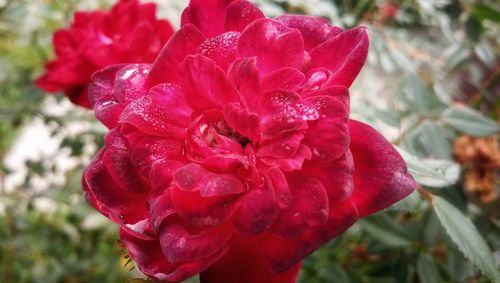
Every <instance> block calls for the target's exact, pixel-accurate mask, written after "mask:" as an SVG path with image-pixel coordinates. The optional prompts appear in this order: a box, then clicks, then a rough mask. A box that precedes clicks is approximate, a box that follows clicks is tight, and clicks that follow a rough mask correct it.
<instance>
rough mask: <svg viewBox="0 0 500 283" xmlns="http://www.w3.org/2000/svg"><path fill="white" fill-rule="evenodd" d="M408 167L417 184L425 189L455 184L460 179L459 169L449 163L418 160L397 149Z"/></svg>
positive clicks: (454, 164) (434, 160) (435, 160)
mask: <svg viewBox="0 0 500 283" xmlns="http://www.w3.org/2000/svg"><path fill="white" fill-rule="evenodd" d="M397 150H398V151H399V153H400V154H401V156H402V157H403V159H404V160H405V161H406V164H407V165H408V171H410V173H411V175H412V176H413V178H415V181H417V183H419V184H422V185H424V186H427V187H433V188H439V187H446V186H450V185H453V184H455V183H456V182H457V181H458V178H459V177H460V175H459V174H460V167H459V166H458V165H457V164H456V163H454V162H451V161H447V160H438V159H425V160H422V159H419V158H418V157H416V156H414V155H412V154H410V153H408V152H407V151H405V150H403V149H401V148H397Z"/></svg>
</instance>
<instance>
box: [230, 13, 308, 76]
mask: <svg viewBox="0 0 500 283" xmlns="http://www.w3.org/2000/svg"><path fill="white" fill-rule="evenodd" d="M237 53H238V55H239V56H240V57H253V56H256V57H257V69H258V70H259V73H260V75H261V76H265V75H267V74H269V73H270V72H272V71H274V70H277V69H279V68H283V67H292V68H297V69H301V68H302V65H303V63H304V58H305V57H304V42H303V41H302V36H301V35H300V32H299V31H298V30H296V29H290V28H288V27H286V26H285V25H283V24H282V23H280V22H278V21H275V20H272V19H260V20H257V21H254V22H253V23H252V24H250V25H249V26H248V27H247V28H246V29H245V30H244V31H243V32H242V33H241V37H240V42H239V44H238V52H237Z"/></svg>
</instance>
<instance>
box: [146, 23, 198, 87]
mask: <svg viewBox="0 0 500 283" xmlns="http://www.w3.org/2000/svg"><path fill="white" fill-rule="evenodd" d="M204 41H205V36H203V34H202V33H201V32H200V31H199V30H198V29H197V28H196V27H195V26H194V25H190V24H188V25H185V26H183V27H182V28H181V29H180V30H179V31H177V32H176V33H175V34H174V35H173V36H172V37H171V38H170V39H169V41H168V42H167V44H166V45H165V46H164V47H163V49H162V50H161V52H160V54H159V55H158V57H157V58H156V60H155V62H154V63H153V65H152V66H151V70H150V72H149V75H148V85H149V86H150V87H153V86H155V85H157V84H160V83H175V82H177V81H178V76H179V69H178V66H179V64H180V63H181V62H182V61H183V60H184V59H185V58H186V56H188V55H191V54H196V50H198V47H199V46H200V45H201V44H202V43H203V42H204Z"/></svg>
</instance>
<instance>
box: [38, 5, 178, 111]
mask: <svg viewBox="0 0 500 283" xmlns="http://www.w3.org/2000/svg"><path fill="white" fill-rule="evenodd" d="M172 33H173V29H172V26H171V25H170V23H169V22H168V21H166V20H158V19H157V18H156V5H155V4H153V3H146V4H141V3H140V2H139V1H138V0H120V1H118V2H117V3H116V4H115V5H114V6H113V7H112V8H111V10H110V11H92V12H82V11H80V12H76V13H75V15H74V20H73V23H72V24H71V26H70V27H69V28H67V29H60V30H58V31H56V32H55V33H54V39H53V44H54V51H55V54H56V58H55V59H54V60H52V61H50V62H48V63H47V64H46V66H45V74H44V75H42V76H41V77H39V78H37V79H36V80H35V83H36V85H37V86H38V87H40V88H42V89H43V90H45V91H48V92H58V91H63V92H64V94H65V95H66V96H67V97H68V98H69V99H70V100H71V101H72V102H73V103H75V104H77V105H80V106H83V107H90V104H89V100H88V94H87V88H88V84H89V83H90V76H91V75H92V74H93V73H94V72H95V71H97V70H100V69H102V68H104V67H106V66H109V65H113V64H119V63H151V62H152V61H153V60H154V58H155V57H156V56H157V55H158V52H159V51H160V49H161V48H162V46H163V44H164V43H165V42H166V41H167V40H168V38H169V37H170V36H171V35H172Z"/></svg>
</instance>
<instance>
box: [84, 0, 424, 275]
mask: <svg viewBox="0 0 500 283" xmlns="http://www.w3.org/2000/svg"><path fill="white" fill-rule="evenodd" d="M367 52H368V37H367V34H366V31H365V28H355V29H351V30H347V31H344V30H342V29H341V28H338V27H333V26H331V25H330V24H329V23H328V21H326V20H324V19H322V18H319V17H310V16H298V15H284V16H280V17H278V18H276V19H267V18H265V17H264V15H263V13H262V12H261V11H260V10H259V9H258V8H257V7H255V6H254V5H252V4H251V3H250V2H248V1H210V2H202V1H197V0H192V1H191V2H190V5H189V6H188V7H187V8H186V10H184V12H183V15H182V27H181V29H180V30H179V31H178V32H177V33H175V34H174V35H173V36H172V38H171V39H170V40H169V42H168V43H167V44H166V46H165V47H164V49H163V50H162V52H161V54H160V55H159V56H158V58H157V59H156V60H155V62H154V63H153V64H152V65H146V64H135V65H126V66H112V67H108V68H106V69H104V70H102V71H99V72H97V73H95V74H94V76H93V83H92V84H91V85H90V88H89V92H90V98H91V103H92V105H93V107H94V110H95V113H96V117H97V118H98V119H99V120H101V122H103V123H104V124H105V125H106V126H107V127H108V128H109V129H110V130H111V131H110V133H109V134H108V135H107V136H106V139H105V147H104V149H103V150H101V151H100V153H99V154H98V155H97V157H96V158H95V159H94V160H93V162H92V163H91V164H90V165H89V167H88V168H87V170H86V172H85V174H84V179H83V183H84V187H85V190H86V192H87V198H88V200H89V201H90V202H91V203H92V204H93V206H94V207H95V208H96V209H98V210H99V211H100V212H101V213H103V214H104V215H106V216H107V217H109V218H110V219H112V220H113V221H115V222H117V223H118V224H120V225H121V238H122V241H123V243H124V245H125V247H126V248H127V249H128V250H129V254H130V256H131V257H132V259H134V260H135V261H136V263H137V264H138V266H139V268H140V269H141V270H142V271H143V272H144V273H145V274H146V275H148V276H150V277H153V278H155V279H158V280H166V281H179V280H184V279H186V278H188V277H190V276H193V275H195V274H197V273H200V272H201V273H202V274H201V277H200V278H201V281H202V282H236V281H239V282H242V281H241V280H245V281H244V282H294V281H295V278H296V276H297V272H298V270H299V267H300V262H301V260H302V259H303V258H304V257H305V256H307V255H308V254H310V253H312V252H313V251H314V250H316V249H317V248H319V247H320V246H321V245H322V244H324V243H326V242H328V241H329V240H331V239H332V238H333V237H335V236H338V235H340V234H341V233H342V232H343V231H345V230H346V229H347V228H348V227H350V226H351V225H352V224H353V223H355V222H356V221H357V219H358V218H359V217H363V216H367V215H369V214H372V213H374V212H377V211H379V210H381V209H384V208H386V207H388V206H390V205H391V204H393V203H395V202H397V201H399V200H401V199H402V198H404V197H405V196H407V195H408V194H410V193H411V192H412V191H413V189H414V187H415V183H414V181H413V178H412V177H411V176H410V175H409V174H408V172H407V169H406V165H405V163H404V161H403V159H402V158H401V156H400V155H399V154H398V153H397V151H396V150H395V149H394V148H393V147H392V145H391V144H390V143H389V142H388V141H386V140H385V139H384V138H383V137H382V136H381V135H380V134H379V133H377V132H376V131H375V130H374V129H373V128H371V127H369V126H367V125H365V124H363V123H361V122H357V121H350V120H349V108H350V102H349V92H348V87H349V86H350V85H351V84H352V82H353V81H354V79H355V78H356V76H357V74H358V73H359V71H360V69H361V67H362V66H363V64H364V61H365V59H366V56H367ZM242 278H245V279H242Z"/></svg>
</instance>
